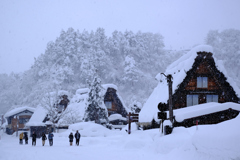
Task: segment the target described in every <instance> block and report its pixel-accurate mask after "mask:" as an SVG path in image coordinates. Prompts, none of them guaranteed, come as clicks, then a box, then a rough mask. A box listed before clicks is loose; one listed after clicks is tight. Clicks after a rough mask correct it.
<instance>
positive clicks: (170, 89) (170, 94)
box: [161, 73, 173, 124]
mask: <svg viewBox="0 0 240 160" xmlns="http://www.w3.org/2000/svg"><path fill="white" fill-rule="evenodd" d="M161 74H163V75H164V76H165V77H166V78H167V82H168V92H169V100H168V103H169V119H170V121H171V123H172V124H173V104H172V83H173V81H172V75H171V74H169V75H167V76H166V75H165V74H164V73H161Z"/></svg>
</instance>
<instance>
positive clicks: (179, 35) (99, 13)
mask: <svg viewBox="0 0 240 160" xmlns="http://www.w3.org/2000/svg"><path fill="white" fill-rule="evenodd" d="M69 27H72V28H74V29H75V30H77V29H78V30H79V31H80V32H81V31H83V30H84V29H86V30H88V31H91V30H94V31H95V30H96V28H98V27H102V28H104V29H105V31H106V34H107V35H108V36H110V35H111V33H112V32H113V31H114V30H118V31H122V32H124V31H126V30H131V31H133V32H137V31H139V30H140V31H142V32H152V33H160V34H162V35H163V36H164V42H165V46H166V48H172V49H176V50H179V49H181V48H190V47H192V46H193V45H196V44H203V43H204V38H205V37H206V35H207V33H208V31H209V30H219V31H222V30H224V29H230V28H234V29H240V0H144V1H143V0H65V1H63V0H15V1H13V0H0V73H11V72H23V71H25V70H27V69H29V68H30V67H31V65H32V64H33V63H34V57H38V56H39V55H40V54H41V53H44V52H45V49H46V45H47V43H48V42H49V41H55V39H56V37H58V36H59V35H60V31H61V30H62V29H63V30H67V29H68V28H69Z"/></svg>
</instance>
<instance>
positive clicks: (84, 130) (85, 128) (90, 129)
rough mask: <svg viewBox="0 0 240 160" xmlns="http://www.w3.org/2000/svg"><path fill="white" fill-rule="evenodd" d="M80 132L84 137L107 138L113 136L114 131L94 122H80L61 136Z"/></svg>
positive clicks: (71, 126)
mask: <svg viewBox="0 0 240 160" xmlns="http://www.w3.org/2000/svg"><path fill="white" fill-rule="evenodd" d="M77 130H78V131H79V133H80V134H81V136H82V137H107V136H110V135H113V133H114V131H112V130H110V129H107V128H106V127H104V126H102V125H99V124H96V123H94V122H80V123H76V124H72V125H70V126H69V127H68V130H67V131H65V132H63V133H61V134H60V136H65V137H66V136H67V137H68V136H69V134H70V133H71V132H72V133H75V132H76V131H77Z"/></svg>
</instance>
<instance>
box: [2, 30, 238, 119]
mask: <svg viewBox="0 0 240 160" xmlns="http://www.w3.org/2000/svg"><path fill="white" fill-rule="evenodd" d="M206 44H208V45H211V46H212V47H213V52H214V57H216V59H217V60H220V61H221V63H222V65H223V66H224V67H225V69H226V73H228V75H229V76H230V77H232V79H233V80H234V81H235V82H236V84H237V85H238V87H239V86H240V78H239V76H240V70H239V69H238V68H240V63H239V60H240V46H239V44H240V31H239V30H234V29H229V30H224V31H222V32H219V31H209V33H208V35H206ZM187 51H188V50H182V51H172V50H166V49H165V48H164V38H163V37H162V35H161V34H156V33H155V34H154V33H143V32H140V31H139V32H137V33H133V32H132V31H125V32H119V31H114V32H113V33H112V36H110V37H107V36H106V35H105V31H104V29H103V28H98V29H97V30H96V31H91V32H88V31H86V30H84V31H82V32H80V31H78V30H77V31H75V30H74V29H72V28H69V29H68V30H67V31H62V32H61V33H60V35H59V37H57V38H56V40H55V41H52V42H49V43H48V45H47V46H46V50H45V53H42V54H41V55H40V56H39V57H36V58H35V62H34V64H33V65H32V67H31V68H30V69H29V70H27V71H25V72H24V73H12V74H10V75H7V74H0V90H1V92H0V108H1V110H0V113H1V114H4V113H6V111H8V110H9V109H10V108H15V107H17V106H23V105H27V106H30V107H36V106H37V105H38V104H39V103H40V100H41V99H42V97H43V95H44V94H45V93H46V92H52V91H56V90H66V91H68V92H69V93H71V95H70V98H72V97H71V96H73V94H74V93H75V92H76V90H77V89H79V88H86V87H87V81H89V80H90V81H91V80H92V76H93V73H94V72H95V71H96V70H97V73H98V75H99V77H100V78H101V79H102V83H103V84H106V83H111V84H115V85H116V86H117V87H118V91H119V93H120V94H121V95H122V98H123V100H124V102H125V103H126V105H127V106H131V105H134V104H138V105H143V104H144V103H145V102H146V100H147V98H148V97H149V95H150V94H151V93H152V91H153V89H154V87H155V86H156V85H157V83H158V82H157V81H156V80H155V76H156V75H157V74H158V73H161V72H164V71H165V70H166V68H167V66H169V64H171V63H172V62H174V61H175V60H177V59H178V58H179V57H180V56H182V55H185V54H186V53H187Z"/></svg>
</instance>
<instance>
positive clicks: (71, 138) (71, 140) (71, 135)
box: [68, 132, 74, 146]
mask: <svg viewBox="0 0 240 160" xmlns="http://www.w3.org/2000/svg"><path fill="white" fill-rule="evenodd" d="M68 138H69V142H70V146H72V142H73V138H74V137H73V134H72V132H71V133H70V135H69V136H68Z"/></svg>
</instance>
